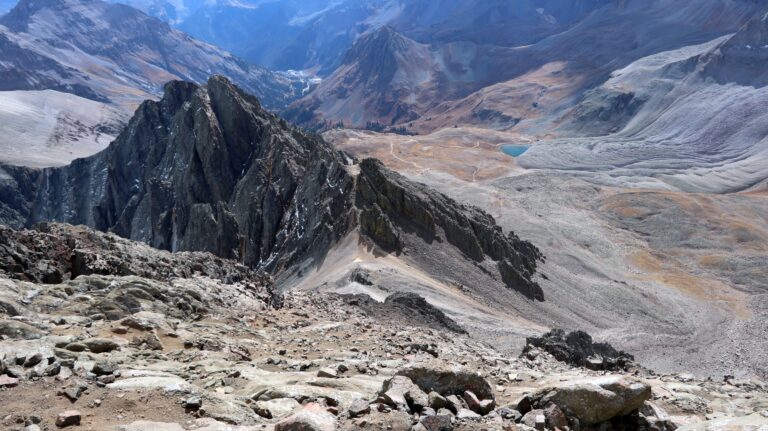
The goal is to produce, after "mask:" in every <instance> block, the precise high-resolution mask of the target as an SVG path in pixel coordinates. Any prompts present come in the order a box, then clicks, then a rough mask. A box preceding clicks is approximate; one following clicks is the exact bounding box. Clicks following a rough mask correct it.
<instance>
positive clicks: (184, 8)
mask: <svg viewBox="0 0 768 431" xmlns="http://www.w3.org/2000/svg"><path fill="white" fill-rule="evenodd" d="M108 1H109V2H110V3H121V4H125V5H128V6H131V7H133V8H135V9H138V10H140V11H142V12H144V13H146V14H147V15H149V16H153V17H155V18H158V19H160V20H163V21H165V22H167V23H169V24H178V23H180V22H182V21H184V20H185V19H186V18H187V17H189V16H190V15H191V14H193V13H195V12H196V11H197V10H198V9H199V8H201V7H202V6H203V5H205V4H206V1H205V0H108Z"/></svg>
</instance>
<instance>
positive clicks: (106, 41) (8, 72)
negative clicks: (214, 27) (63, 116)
mask: <svg viewBox="0 0 768 431" xmlns="http://www.w3.org/2000/svg"><path fill="white" fill-rule="evenodd" d="M0 26H1V27H0V50H2V55H3V58H4V59H5V61H4V63H3V66H2V68H0V76H2V78H3V79H2V80H1V81H0V82H2V87H0V89H2V90H43V89H53V90H58V91H64V92H68V93H73V94H77V95H80V96H83V97H86V98H89V99H92V100H97V101H110V102H113V103H116V104H124V103H127V104H138V103H139V102H140V101H141V100H144V99H146V98H147V97H155V96H156V95H158V94H159V93H160V92H161V90H162V85H163V84H165V83H166V82H168V81H170V80H174V79H187V80H191V81H195V82H205V81H206V80H207V79H208V77H209V76H210V75H211V74H215V73H218V74H223V75H226V76H229V77H231V78H232V79H233V80H235V81H236V82H238V83H239V84H240V85H242V86H243V87H244V88H246V89H247V90H248V91H249V92H251V93H253V94H256V95H258V96H259V97H260V98H261V99H262V100H264V103H265V104H266V105H267V106H270V107H280V106H283V105H284V104H285V103H286V102H287V101H290V100H291V98H292V97H294V95H296V94H300V88H303V87H302V85H301V84H298V83H296V82H294V81H293V80H292V79H291V78H290V77H289V76H287V75H280V74H276V73H273V72H270V71H268V70H266V69H262V68H259V67H256V66H252V65H249V64H247V63H246V62H244V61H242V60H240V59H238V58H236V57H233V56H232V55H230V54H228V53H226V52H224V51H221V50H219V49H218V48H215V47H213V46H211V45H207V44H205V43H202V42H199V41H196V40H194V39H191V38H190V37H189V36H187V35H185V34H183V33H181V32H179V31H177V30H174V29H172V28H171V27H170V26H169V25H168V24H166V23H163V22H161V21H158V20H157V19H155V18H151V17H149V16H147V15H145V14H143V13H141V12H139V11H137V10H135V9H132V8H130V7H127V6H124V5H117V4H108V3H104V2H101V1H98V0H42V1H38V0H23V1H21V2H20V3H19V4H18V5H17V6H16V7H15V8H14V9H13V10H11V11H10V12H9V13H8V14H7V15H5V16H3V17H1V18H0Z"/></svg>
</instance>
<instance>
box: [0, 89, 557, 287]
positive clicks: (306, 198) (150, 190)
mask: <svg viewBox="0 0 768 431" xmlns="http://www.w3.org/2000/svg"><path fill="white" fill-rule="evenodd" d="M5 172H6V176H5V177H4V178H5V180H4V184H5V188H4V190H7V191H5V192H4V193H6V194H8V195H9V196H10V197H12V198H13V199H11V200H8V201H7V202H8V203H7V204H5V205H6V206H7V207H8V208H7V209H6V210H5V212H4V213H3V214H8V216H5V217H4V218H5V219H4V221H5V222H6V223H11V224H16V225H19V224H28V225H33V224H35V223H38V222H42V221H58V222H65V223H70V224H82V225H86V226H90V227H92V228H94V229H97V230H101V231H109V232H113V233H115V234H117V235H119V236H122V237H125V238H130V239H133V240H137V241H141V242H144V243H146V244H149V245H150V246H152V247H155V248H157V249H162V250H168V251H173V252H176V251H205V252H211V253H213V254H215V255H217V256H219V257H222V258H227V259H234V260H238V261H240V262H242V263H243V264H245V265H247V266H249V267H251V268H256V269H263V270H266V271H268V272H270V273H271V274H273V275H275V276H278V277H287V276H289V275H290V274H295V273H300V272H301V271H302V270H303V269H304V268H315V267H318V266H319V265H321V263H322V261H323V259H324V258H325V256H326V255H327V254H328V253H329V251H330V250H331V249H332V248H333V247H334V246H336V244H338V243H339V242H341V241H342V240H343V239H344V238H347V237H349V236H350V235H359V241H360V242H361V243H365V244H369V245H370V246H371V247H373V248H375V249H376V250H380V252H381V253H385V254H386V253H394V254H396V255H412V256H413V259H414V260H415V261H417V263H418V264H419V265H422V266H423V267H424V268H426V271H428V272H431V273H432V274H436V275H439V276H442V277H451V278H453V279H457V280H462V279H464V280H466V279H467V277H469V276H473V274H474V276H476V277H485V278H486V279H488V281H487V282H490V283H496V284H498V285H500V286H506V287H508V288H510V289H512V290H513V291H516V292H519V293H520V294H522V295H523V296H525V297H527V298H530V299H535V300H543V299H544V294H543V291H542V289H541V288H540V287H539V285H538V284H537V282H536V281H535V279H534V276H535V274H536V268H537V262H539V261H541V260H542V259H543V256H542V254H541V253H540V252H539V251H538V249H537V248H536V247H535V246H533V245H532V244H530V243H528V242H526V241H523V240H521V239H520V238H518V237H517V236H516V235H515V234H514V233H508V234H505V233H504V232H503V231H502V229H501V228H500V227H499V226H498V225H496V222H495V220H494V219H493V217H491V216H490V215H488V214H487V213H485V212H484V211H482V210H480V209H477V208H475V207H470V206H466V205H462V204H459V203H458V202H456V201H454V200H452V199H450V198H448V197H446V196H445V195H443V194H440V193H437V192H435V191H433V190H431V189H429V188H428V187H426V186H423V185H420V184H417V183H414V182H413V181H410V180H408V179H406V178H405V177H402V176H400V175H398V174H397V173H395V172H393V171H391V170H389V169H388V168H386V167H385V166H384V165H383V164H381V163H380V162H378V161H376V160H363V161H362V162H359V163H358V161H356V160H354V159H352V158H350V157H349V156H347V155H345V154H343V153H340V152H338V151H336V150H334V149H333V148H332V147H331V145H330V144H328V143H326V142H325V141H324V140H323V139H322V138H320V137H317V136H314V135H309V134H306V133H303V132H301V131H299V130H297V129H294V128H292V127H290V126H288V125H287V124H286V123H285V122H284V121H283V120H281V119H279V118H278V117H276V116H274V115H273V114H270V113H269V112H267V111H266V110H264V109H263V108H262V106H261V104H260V103H259V101H258V100H257V99H256V98H254V97H252V96H250V95H248V94H246V93H244V92H243V91H241V90H240V89H239V88H237V87H236V86H234V85H233V84H232V83H230V82H229V81H228V80H227V79H225V78H222V77H213V78H211V80H209V81H208V84H207V85H206V86H198V85H196V84H192V83H186V82H172V83H170V84H168V85H167V86H166V88H165V95H164V97H163V98H162V100H160V101H158V102H154V101H147V102H145V103H143V104H142V105H141V106H140V107H139V108H138V109H137V111H136V114H135V115H134V117H133V118H132V119H131V121H130V122H129V124H128V126H127V127H126V128H125V129H124V130H123V132H122V133H121V134H120V135H119V136H118V138H117V139H116V140H115V141H114V142H113V143H112V144H111V145H110V146H109V147H108V148H107V149H106V150H104V151H103V152H101V153H98V154H96V155H94V156H92V157H89V158H85V159H79V160H76V161H75V162H73V163H72V164H71V165H69V166H66V167H63V168H49V169H45V170H42V171H34V170H25V169H19V168H6V169H5ZM20 220H25V222H23V223H19V222H20ZM436 248H440V249H446V248H447V249H450V251H447V253H450V258H443V259H440V260H437V261H434V262H433V261H432V259H433V258H434V257H435V255H434V254H432V253H423V252H420V251H423V250H426V249H436ZM457 262H458V263H457ZM460 265H463V266H470V267H472V269H470V270H469V271H468V272H467V271H464V270H462V269H458V268H461V266H460ZM468 274H469V275H468Z"/></svg>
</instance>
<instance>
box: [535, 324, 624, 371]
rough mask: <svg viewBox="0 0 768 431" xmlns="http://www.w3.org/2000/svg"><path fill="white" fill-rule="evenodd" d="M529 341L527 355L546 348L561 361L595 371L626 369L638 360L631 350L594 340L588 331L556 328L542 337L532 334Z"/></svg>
mask: <svg viewBox="0 0 768 431" xmlns="http://www.w3.org/2000/svg"><path fill="white" fill-rule="evenodd" d="M525 341H526V346H525V348H524V349H523V354H527V353H528V352H530V351H532V350H534V349H542V350H545V351H546V352H548V353H549V354H551V355H552V356H554V357H555V359H557V360H558V361H562V362H567V363H569V364H571V365H573V366H576V367H586V368H589V369H591V370H603V369H606V370H609V371H612V370H624V369H627V367H629V366H630V365H631V364H632V362H633V361H634V359H635V358H634V357H633V356H632V355H630V354H629V353H627V352H623V351H621V350H617V349H615V348H614V347H613V346H611V345H610V344H608V343H595V342H593V341H592V337H591V336H590V335H589V334H587V333H586V332H584V331H573V332H569V333H567V334H566V333H565V331H563V330H562V329H553V330H551V331H550V332H548V333H546V334H544V335H542V336H541V337H529V338H526V340H525Z"/></svg>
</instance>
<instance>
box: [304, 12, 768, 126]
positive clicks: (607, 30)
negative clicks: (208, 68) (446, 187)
mask: <svg viewBox="0 0 768 431" xmlns="http://www.w3.org/2000/svg"><path fill="white" fill-rule="evenodd" d="M475 3H476V2H474V3H473V2H470V1H458V0H457V1H452V2H447V3H446V4H441V5H440V7H437V6H434V5H433V6H430V5H429V4H427V3H425V2H413V3H409V5H408V6H405V7H404V9H403V10H401V11H400V13H398V14H397V17H401V18H402V22H400V21H398V19H399V18H392V19H391V20H390V21H388V22H389V24H388V25H385V26H383V27H377V28H375V29H372V30H369V31H367V32H366V33H365V34H364V35H363V36H361V37H360V38H358V39H357V41H356V42H355V43H354V44H353V45H352V46H351V48H350V49H349V51H348V52H347V55H345V57H344V61H343V62H342V64H341V65H340V66H339V67H338V68H337V69H336V70H335V71H334V72H333V73H331V74H330V75H329V76H328V77H326V78H325V79H324V81H325V82H323V83H322V84H321V85H320V87H319V89H318V90H319V91H317V92H314V93H313V94H310V95H308V96H306V97H305V98H304V99H303V100H301V101H299V102H297V103H296V104H294V106H293V107H292V108H291V110H290V111H291V113H292V115H291V118H292V119H294V120H299V122H301V121H306V122H307V123H312V122H315V123H328V124H336V123H338V122H339V121H343V122H344V124H345V125H352V126H355V127H365V126H366V124H367V123H369V122H373V123H381V124H384V125H389V124H391V123H392V122H393V121H394V123H395V124H397V125H400V126H407V127H409V128H412V129H414V130H415V131H419V132H430V131H434V130H436V129H439V128H443V127H452V126H454V125H457V124H459V125H462V124H464V125H476V126H483V127H493V128H497V129H503V130H510V129H513V128H515V129H516V130H520V129H522V130H524V131H528V132H530V133H540V132H542V131H544V130H547V129H550V128H552V127H554V126H556V124H554V122H555V120H556V119H557V118H559V116H560V115H562V114H563V113H564V112H565V111H566V110H567V109H570V108H571V107H573V106H574V105H575V104H576V103H578V101H579V99H580V98H581V97H582V95H583V94H584V92H585V91H587V90H589V89H591V88H594V87H595V86H598V85H600V84H602V83H603V82H605V80H606V79H608V78H609V76H610V74H611V72H613V71H614V70H616V69H620V68H622V67H625V66H627V65H628V64H630V63H631V62H633V61H636V60H638V59H640V58H643V57H645V56H648V55H651V54H655V53H658V52H663V51H666V50H670V49H677V48H681V47H684V46H689V45H694V44H698V43H704V42H707V41H710V40H712V39H715V38H717V37H721V36H723V35H726V34H729V33H732V32H734V31H736V30H738V28H739V27H740V26H741V25H742V24H743V23H744V22H746V21H747V20H748V19H749V18H750V17H751V16H754V14H756V13H757V12H758V11H762V9H763V7H762V6H761V5H760V4H759V3H756V2H752V1H746V0H745V1H724V0H705V1H703V2H682V3H681V2H673V1H669V0H654V1H653V2H645V1H643V2H640V1H627V2H568V1H559V2H557V1H553V2H547V4H546V5H544V7H536V8H533V6H535V5H533V4H529V3H526V2H523V3H524V5H523V6H525V5H527V6H525V7H522V8H509V7H505V5H504V4H503V3H504V2H486V3H484V4H483V5H476V7H473V6H474V5H475ZM539 6H541V5H539ZM546 7H549V8H551V10H552V14H548V13H547V10H549V9H546ZM411 8H413V9H412V12H410V13H409V12H408V11H409V10H411ZM555 11H558V12H555ZM542 14H543V15H542ZM542 16H544V17H546V18H543V17H542ZM537 17H538V18H537ZM662 17H663V19H662ZM422 20H423V21H422ZM510 20H511V21H510ZM515 20H517V21H521V22H526V23H527V24H526V25H528V26H529V27H531V26H533V27H535V28H537V29H539V30H540V31H533V30H531V31H522V32H519V33H518V32H516V31H501V30H498V26H496V25H494V24H493V23H494V22H504V23H509V22H517V21H515ZM406 23H410V24H406ZM509 27H510V28H512V29H515V28H518V27H516V26H509ZM520 27H521V28H526V27H525V26H520ZM495 29H496V30H495ZM465 30H466V31H465ZM470 30H471V31H470ZM395 34H396V35H397V37H396V38H395V37H394V36H393V35H395ZM446 35H448V36H446ZM388 38H389V39H398V40H397V41H394V42H393V43H389V42H382V41H383V40H385V39H388ZM393 47H398V48H397V49H393ZM398 50H400V53H398ZM406 51H408V54H407V55H404V54H402V53H404V52H406ZM379 54H380V55H381V56H382V57H384V58H387V59H389V60H388V64H389V65H390V66H389V69H387V70H386V72H387V73H386V74H382V73H380V70H379V68H378V67H377V66H378V63H377V62H379V61H380V59H379V58H378V55H379ZM397 58H400V60H399V62H393V60H392V59H397ZM395 63H397V65H396V66H393V65H394V64H395ZM386 80H388V82H384V81H386ZM369 83H375V84H376V86H375V87H373V88H372V89H371V88H370V87H369ZM347 95H352V98H353V99H355V102H353V103H346V102H345V100H346V99H347ZM382 100H384V101H382ZM376 104H378V105H384V106H374V105H376ZM358 106H362V107H363V108H364V109H362V110H357V109H355V108H356V107H358ZM411 123H413V124H411Z"/></svg>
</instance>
